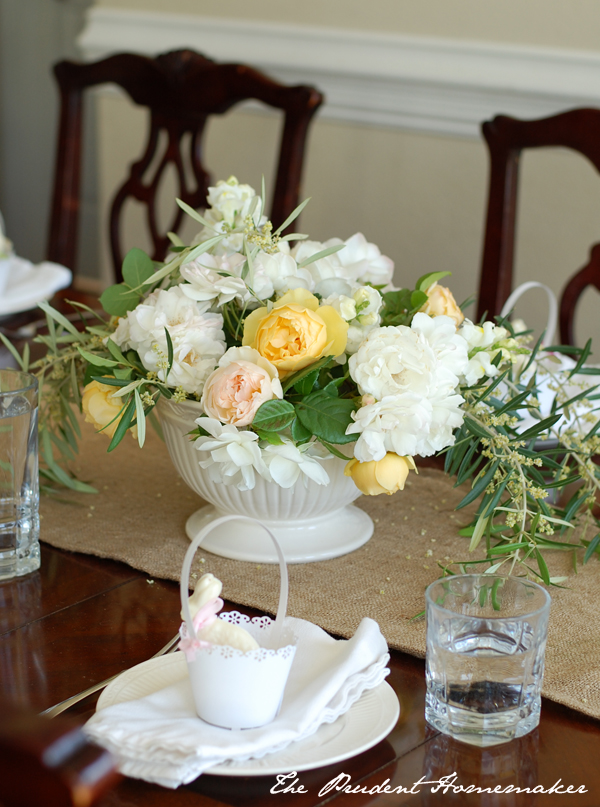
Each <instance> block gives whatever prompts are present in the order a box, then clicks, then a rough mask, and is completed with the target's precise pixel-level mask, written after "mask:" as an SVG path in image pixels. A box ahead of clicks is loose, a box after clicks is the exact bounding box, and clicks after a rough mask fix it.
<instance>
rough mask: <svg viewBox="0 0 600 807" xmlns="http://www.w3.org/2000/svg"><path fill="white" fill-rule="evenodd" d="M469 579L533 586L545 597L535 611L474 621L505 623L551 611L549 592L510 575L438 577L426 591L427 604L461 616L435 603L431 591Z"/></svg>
mask: <svg viewBox="0 0 600 807" xmlns="http://www.w3.org/2000/svg"><path fill="white" fill-rule="evenodd" d="M467 578H473V579H474V578H485V579H486V580H488V579H489V580H490V581H493V580H513V581H514V582H515V583H519V584H521V585H524V584H527V586H531V587H532V588H534V589H538V591H540V592H541V593H542V595H543V597H544V602H543V604H542V605H540V606H539V607H538V608H535V609H534V610H533V611H526V612H524V613H522V614H518V615H516V616H506V615H505V616H481V617H477V616H473V618H474V619H485V621H486V622H494V621H498V622H499V621H503V620H506V619H525V618H526V617H533V616H537V615H538V614H541V613H543V612H544V611H548V610H549V609H550V605H551V603H552V597H551V596H550V594H549V593H548V592H547V590H546V589H545V588H544V587H543V586H541V585H540V584H539V583H536V582H535V581H533V580H527V579H526V578H520V577H512V576H510V575H501V574H485V573H483V572H482V573H479V574H477V573H476V574H453V575H451V576H449V577H446V578H444V577H438V579H437V580H434V581H433V582H432V583H430V584H429V585H428V586H427V588H426V589H425V602H426V604H427V605H431V606H432V607H434V608H435V609H436V610H438V611H443V612H444V613H445V614H449V615H450V616H453V617H456V616H460V613H459V612H458V611H453V610H451V609H450V608H445V607H444V606H443V605H440V604H439V603H437V602H435V600H433V598H432V596H431V591H432V589H433V588H434V586H436V585H437V584H438V583H440V582H442V581H443V580H465V579H467Z"/></svg>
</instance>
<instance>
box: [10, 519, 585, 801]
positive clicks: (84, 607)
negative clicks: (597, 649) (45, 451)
mask: <svg viewBox="0 0 600 807" xmlns="http://www.w3.org/2000/svg"><path fill="white" fill-rule="evenodd" d="M65 529H76V523H72V524H65ZM231 606H232V604H230V603H229V604H226V608H228V607H231ZM179 609H180V604H179V592H178V586H177V585H176V584H175V583H173V582H170V581H165V580H159V579H150V578H149V577H148V575H147V574H145V573H143V572H139V571H137V570H135V569H133V568H130V567H128V566H126V565H124V564H121V563H117V562H115V561H111V560H104V559H100V558H97V557H92V556H90V555H82V554H75V553H70V552H65V551H61V550H58V549H54V548H52V547H49V546H46V545H42V564H41V568H40V570H39V571H37V572H35V573H33V574H30V575H27V576H25V577H21V578H16V579H13V580H9V581H5V582H2V583H0V635H1V641H0V697H1V698H2V699H4V701H5V702H6V701H7V700H8V701H10V702H11V703H13V704H15V705H18V706H21V707H24V708H28V709H30V710H35V711H36V712H41V711H42V710H44V709H46V708H48V707H50V706H52V705H53V704H55V703H57V702H59V701H62V700H64V699H66V698H67V697H69V696H70V695H73V694H75V693H77V692H80V691H82V690H84V689H86V688H87V687H89V686H91V685H92V684H94V683H97V682H100V681H102V680H104V679H106V678H108V677H109V676H112V675H114V674H115V673H118V672H119V671H122V670H126V669H128V668H130V667H132V666H133V665H136V664H139V663H140V662H142V661H144V660H146V659H148V658H149V657H150V656H152V655H153V654H154V653H156V652H157V651H158V650H159V649H160V648H161V647H162V646H163V645H164V644H165V643H166V642H167V641H168V640H169V639H170V638H171V637H172V636H173V633H174V626H175V627H176V626H177V625H178V622H179ZM240 610H243V611H245V612H246V613H249V614H252V613H253V612H252V611H250V610H249V609H243V608H240ZM389 666H390V674H389V677H388V679H387V680H388V681H389V683H390V684H391V686H392V687H393V689H394V690H395V692H396V694H397V696H398V699H399V701H400V717H399V719H398V722H397V724H396V726H395V728H394V729H393V730H392V731H391V733H390V734H389V736H388V737H387V738H385V739H384V740H383V741H381V742H379V743H378V744H377V745H375V746H374V747H373V748H371V749H370V750H367V751H365V752H364V753H361V754H359V755H358V756H355V757H353V758H350V759H345V760H343V761H340V762H338V763H336V764H333V765H328V766H326V767H321V768H316V769H314V770H310V771H302V772H297V773H294V772H293V771H285V772H282V774H281V775H280V776H279V777H276V776H256V777H233V776H232V777H228V776H215V775H208V774H205V775H203V776H201V777H200V778H199V779H197V780H196V781H195V782H192V783H191V784H189V785H186V786H182V787H180V788H178V789H177V790H168V789H165V788H162V787H159V786H158V785H154V784H149V783H146V782H143V781H138V780H134V779H129V778H124V779H122V780H121V782H120V783H118V784H117V785H116V787H114V788H113V789H112V790H111V791H110V792H108V793H107V794H105V795H104V796H103V797H102V798H101V800H100V802H99V804H100V805H101V806H102V807H109V806H110V807H134V806H135V807H137V806H138V805H139V807H142V806H143V807H154V806H155V805H160V806H161V807H217V806H218V805H235V807H250V805H252V807H254V806H260V805H272V807H278V805H291V804H294V805H301V807H313V805H324V804H331V803H334V804H335V805H336V807H337V805H339V807H345V806H346V805H348V806H350V805H352V807H361V806H362V805H381V806H382V807H383V805H386V806H387V805H400V804H408V805H427V807H430V806H431V805H467V807H468V806H469V805H485V807H488V806H489V807H509V806H510V807H512V806H513V805H515V807H520V806H521V805H523V806H524V805H528V806H535V807H545V805H563V804H569V805H577V807H600V722H599V721H596V720H594V719H592V718H589V717H586V716H584V715H582V714H580V713H578V712H575V711H572V710H570V709H567V708H566V707H563V706H560V705H557V704H556V703H553V702H551V701H548V700H544V702H543V708H542V716H541V721H540V725H539V727H538V728H537V729H536V730H535V731H533V732H532V733H530V734H529V735H527V736H525V737H522V738H520V739H517V740H514V741H512V742H509V743H505V744H502V745H497V746H494V747H491V748H485V749H481V748H477V747H474V746H470V745H465V744H463V743H460V742H457V741H454V740H452V739H450V738H449V737H446V736H445V735H442V734H439V733H438V732H437V731H434V730H432V729H431V728H430V727H429V726H428V725H427V724H426V722H425V717H424V703H425V670H424V661H423V660H421V659H417V658H414V657H412V656H408V655H405V654H402V653H398V652H392V653H391V661H390V665H389ZM97 698H98V695H97V694H96V695H93V696H89V697H88V698H87V699H85V700H84V701H82V702H80V703H79V704H77V705H76V706H74V707H72V708H71V709H70V710H69V714H70V715H73V716H75V717H76V718H77V719H79V720H80V721H81V723H83V722H84V721H85V720H86V719H87V718H88V717H90V716H91V715H92V714H93V711H94V708H95V704H96V701H97ZM559 780H560V784H559V785H558V786H555V785H556V783H557V782H559ZM509 785H510V786H513V787H515V786H516V787H518V788H521V789H522V790H523V792H520V793H517V792H514V791H513V792H512V793H511V792H506V788H507V786H509ZM553 786H555V787H554V792H546V793H541V792H539V788H540V787H541V788H543V789H544V790H546V791H549V790H552V788H553ZM568 786H571V788H572V789H571V792H564V790H566V788H567V787H568ZM461 787H462V788H467V789H468V788H471V790H472V791H474V792H471V793H468V792H467V793H466V792H464V790H463V792H460V790H459V789H460V788H461ZM475 788H481V789H484V790H485V789H490V790H492V791H493V790H494V789H495V788H497V789H499V790H500V791H502V790H504V791H505V792H499V790H497V791H496V793H489V792H483V793H478V792H476V791H475V790H474V789H475ZM535 788H537V789H538V792H536V793H533V792H527V789H528V790H529V791H533V790H534V789H535ZM577 789H579V792H575V793H574V792H572V791H573V790H577ZM583 791H585V792H583ZM32 807H34V805H32ZM35 807H44V804H43V802H36V803H35Z"/></svg>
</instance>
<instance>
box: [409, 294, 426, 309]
mask: <svg viewBox="0 0 600 807" xmlns="http://www.w3.org/2000/svg"><path fill="white" fill-rule="evenodd" d="M426 302H427V295H426V294H425V292H424V291H419V290H418V289H417V291H413V293H412V294H411V295H410V307H411V308H412V309H413V310H415V309H417V310H418V309H419V308H422V307H423V306H424V305H425V303H426Z"/></svg>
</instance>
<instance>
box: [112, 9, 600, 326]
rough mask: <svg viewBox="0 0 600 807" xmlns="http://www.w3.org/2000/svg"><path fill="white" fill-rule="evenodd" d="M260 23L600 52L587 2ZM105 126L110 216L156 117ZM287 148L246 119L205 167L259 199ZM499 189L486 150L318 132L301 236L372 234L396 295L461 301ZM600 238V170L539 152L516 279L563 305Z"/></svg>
mask: <svg viewBox="0 0 600 807" xmlns="http://www.w3.org/2000/svg"><path fill="white" fill-rule="evenodd" d="M97 5H103V6H118V7H119V8H123V7H129V8H135V9H146V10H156V11H161V10H162V11H169V12H182V13H202V14H206V15H210V16H225V15H230V16H232V15H235V14H239V16H240V17H242V16H245V15H248V13H249V12H248V8H249V7H248V5H247V3H244V4H242V3H241V2H239V0H230V2H229V3H228V4H220V3H219V4H217V3H216V2H213V1H212V0H169V2H168V3H167V1H166V0H98V1H97ZM500 7H501V8H502V13H500ZM542 9H543V10H544V12H543V13H542ZM575 9H577V13H574V11H575ZM341 10H342V11H343V14H342V13H340V11H341ZM450 10H451V11H450ZM252 18H253V19H255V20H256V19H271V20H274V21H276V22H281V21H299V22H304V23H309V24H319V25H335V26H340V27H347V28H350V27H355V28H360V27H364V28H367V27H368V28H371V29H379V30H387V31H390V30H394V31H401V32H406V33H418V34H426V35H444V36H451V37H461V38H467V37H470V38H474V39H489V40H491V39H496V40H504V41H511V42H530V43H537V44H544V45H553V46H557V45H558V46H562V47H582V48H592V47H597V44H596V43H597V42H600V38H598V37H597V36H596V33H597V32H598V26H599V25H600V4H597V3H596V2H594V3H592V2H587V0H571V1H570V2H567V0H563V1H562V2H560V1H559V0H535V1H534V0H503V1H502V3H500V2H498V0H494V1H493V2H492V0H452V2H451V3H448V2H447V0H421V2H417V0H410V2H408V1H407V0H403V1H402V2H400V0H390V2H382V0H379V2H371V3H370V4H364V3H363V2H361V3H358V2H354V0H341V2H339V1H338V2H334V0H305V2H303V3H302V4H297V3H291V2H284V1H283V0H255V2H254V3H253V4H252ZM516 20H518V21H519V24H518V25H517V24H516V22H515V21H516ZM498 111H499V112H500V111H502V110H498ZM99 118H100V126H101V130H100V137H99V142H100V144H101V147H100V155H99V157H100V177H101V183H102V185H101V191H102V200H101V201H102V204H101V206H102V208H103V209H106V207H107V201H106V200H107V199H108V198H109V196H110V195H111V194H112V193H113V191H114V187H115V185H116V183H117V181H118V180H119V178H122V177H123V175H124V172H125V168H126V164H127V162H129V161H130V160H131V159H133V158H135V157H137V156H139V154H140V152H141V146H142V142H143V129H144V120H145V118H144V115H143V113H141V112H140V111H139V110H135V109H133V108H131V107H130V105H129V104H128V102H127V101H125V100H124V99H121V98H118V97H115V96H112V97H108V96H105V97H102V98H101V100H100V116H99ZM276 142H277V127H276V123H275V119H274V118H272V117H271V116H267V115H259V114H256V113H249V112H246V113H242V112H238V113H233V115H231V116H230V117H229V119H225V120H219V121H216V122H215V123H214V124H213V125H212V127H211V129H210V131H209V133H208V137H207V144H206V165H207V166H208V168H209V169H210V170H211V172H212V174H213V177H214V178H215V179H218V178H223V179H226V178H227V177H228V176H229V175H230V174H232V173H234V174H236V175H237V176H238V178H239V179H240V181H243V182H249V183H250V184H253V185H254V186H255V187H257V188H258V187H260V178H261V174H263V173H264V174H265V176H266V177H267V180H269V179H270V177H271V176H272V173H273V162H274V157H273V154H274V148H275V144H276ZM267 187H269V185H267ZM172 188H173V186H172V185H171V186H170V187H167V185H165V188H164V190H165V196H166V197H172V195H173V190H172ZM486 191H487V157H486V152H485V148H484V146H483V144H482V143H481V142H477V141H474V140H469V139H462V138H453V137H441V136H440V137H435V136H431V135H420V134H416V133H406V132H401V131H398V130H396V129H384V128H375V127H368V126H358V125H349V124H345V123H334V122H330V121H320V120H317V122H316V123H315V125H314V127H313V130H312V134H311V138H310V142H309V148H308V154H307V161H306V170H305V181H304V192H305V195H307V196H311V197H312V201H311V203H310V204H309V206H308V208H307V209H306V212H305V214H304V216H303V220H302V227H301V229H302V231H303V232H308V233H310V235H311V236H312V237H314V238H317V239H326V238H329V237H332V236H339V237H341V238H346V237H348V236H349V235H351V234H352V233H354V232H356V231H361V232H363V233H364V234H365V235H366V236H367V237H368V239H369V240H371V241H374V242H375V243H377V244H378V245H379V246H380V248H381V250H382V252H384V253H385V254H387V255H389V256H390V257H392V258H393V259H394V261H395V263H396V275H395V281H396V283H397V284H402V285H405V284H406V285H410V284H411V283H412V282H414V280H416V278H417V277H418V276H419V275H421V274H423V273H425V272H428V271H432V270H440V269H444V270H450V271H452V273H453V277H452V279H451V281H450V285H451V286H452V287H453V289H454V291H455V294H456V297H457V299H458V300H459V301H462V300H463V299H465V298H466V297H468V296H469V295H471V294H472V293H473V292H475V291H476V286H477V278H478V267H479V260H480V252H481V241H482V232H483V221H484V211H485V199H486ZM128 221H129V226H128V231H129V232H128V239H129V245H130V246H133V245H134V244H139V245H140V246H143V240H142V239H143V234H142V228H141V220H140V219H139V216H138V217H137V218H136V215H135V213H134V211H133V210H132V211H131V213H130V216H129V219H128ZM594 240H600V181H598V177H597V175H596V173H595V172H594V170H593V168H592V167H591V166H589V165H588V164H587V163H586V162H585V161H584V160H583V159H582V158H580V157H578V156H577V155H574V154H571V153H568V152H564V151H549V152H545V153H535V154H527V155H526V156H525V158H524V162H523V173H522V194H521V215H520V217H519V242H518V250H517V280H518V281H519V282H520V281H523V280H527V279H537V280H542V281H544V282H546V283H548V284H549V285H550V286H551V287H552V288H553V289H554V290H555V291H556V292H557V293H558V292H559V291H560V288H561V285H562V283H563V281H564V279H565V278H566V277H567V276H568V274H570V273H571V272H573V271H574V270H575V269H577V268H579V267H580V266H581V265H582V264H583V263H584V262H585V260H586V256H587V253H588V249H589V246H590V244H591V243H592V242H593V241H594ZM597 304H598V298H597V294H596V292H589V295H588V299H586V301H585V302H584V304H583V309H584V312H583V317H582V318H581V319H583V320H586V321H585V322H584V323H583V324H581V327H580V330H579V336H580V339H583V338H584V337H587V335H588V334H593V335H594V336H595V337H596V338H600V318H599V317H598V316H597V313H596V312H597V310H598V309H597ZM544 308H545V305H544V303H543V302H542V301H541V299H539V300H538V298H537V296H536V295H535V294H534V295H531V296H529V297H527V298H526V300H525V302H524V304H523V305H522V306H520V311H519V313H521V314H522V315H524V316H525V318H526V319H527V320H528V322H531V323H532V325H534V326H535V327H538V328H541V327H542V325H543V324H544V323H545V311H544ZM580 323H581V320H580Z"/></svg>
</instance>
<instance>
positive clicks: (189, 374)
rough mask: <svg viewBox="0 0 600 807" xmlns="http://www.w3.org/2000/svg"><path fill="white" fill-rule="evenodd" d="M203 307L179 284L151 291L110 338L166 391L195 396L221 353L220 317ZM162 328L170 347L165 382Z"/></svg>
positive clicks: (222, 346) (222, 348) (222, 342)
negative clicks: (130, 353)
mask: <svg viewBox="0 0 600 807" xmlns="http://www.w3.org/2000/svg"><path fill="white" fill-rule="evenodd" d="M207 308H208V303H207V302H205V303H197V302H195V301H194V300H190V299H189V297H187V296H186V295H185V294H184V293H183V291H182V289H181V286H175V287H174V288H172V289H168V290H161V291H155V292H152V294H150V295H148V297H147V298H146V299H145V300H144V301H143V302H142V303H140V304H139V305H138V306H137V307H136V308H135V309H134V310H133V311H128V312H127V316H126V317H123V318H122V319H121V320H120V321H119V324H118V326H117V329H116V331H115V333H114V334H113V336H112V339H113V341H114V342H116V344H117V345H119V346H120V347H124V348H126V349H128V348H132V349H133V350H136V351H137V352H138V354H139V356H140V360H141V362H142V364H143V365H144V367H145V368H146V370H149V371H152V372H155V373H157V375H158V377H159V379H160V380H161V381H166V383H167V384H168V385H169V386H170V387H182V388H183V389H184V390H185V391H186V392H187V393H190V394H194V393H195V394H198V395H199V394H201V392H202V389H203V387H204V382H205V381H206V379H207V378H208V376H209V375H210V373H211V372H212V371H213V369H214V367H215V365H216V363H217V361H218V360H219V358H220V357H221V356H222V355H223V353H224V352H225V335H224V333H223V317H222V316H221V315H220V314H211V313H209V312H208V311H207ZM165 328H166V329H167V330H168V332H169V336H170V337H171V341H172V343H173V365H172V367H171V371H170V372H169V377H168V378H167V379H165V371H166V363H167V357H168V345H167V337H166V335H165Z"/></svg>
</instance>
